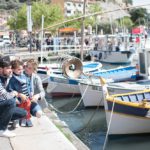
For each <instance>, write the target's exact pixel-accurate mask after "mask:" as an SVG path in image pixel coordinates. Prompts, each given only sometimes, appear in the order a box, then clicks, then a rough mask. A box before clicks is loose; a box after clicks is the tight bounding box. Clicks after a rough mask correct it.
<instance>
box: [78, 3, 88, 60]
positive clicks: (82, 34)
mask: <svg viewBox="0 0 150 150" xmlns="http://www.w3.org/2000/svg"><path fill="white" fill-rule="evenodd" d="M86 3H87V0H84V2H83V16H85V13H86ZM84 20H85V17H83V18H82V27H81V50H80V59H81V61H83V48H84V38H85V37H84V36H85V35H84V28H85V24H84Z"/></svg>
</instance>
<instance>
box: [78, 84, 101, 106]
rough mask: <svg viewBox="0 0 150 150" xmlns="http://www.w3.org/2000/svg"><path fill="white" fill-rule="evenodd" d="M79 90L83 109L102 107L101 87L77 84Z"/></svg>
mask: <svg viewBox="0 0 150 150" xmlns="http://www.w3.org/2000/svg"><path fill="white" fill-rule="evenodd" d="M79 88H80V92H81V95H82V97H83V104H84V106H85V107H91V106H104V101H103V94H102V88H101V86H92V85H88V84H82V83H79Z"/></svg>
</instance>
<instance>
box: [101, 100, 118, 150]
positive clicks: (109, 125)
mask: <svg viewBox="0 0 150 150" xmlns="http://www.w3.org/2000/svg"><path fill="white" fill-rule="evenodd" d="M114 106H115V100H113V105H112V109H111V114H110V119H109V123H108V129H107V132H106V137H105V141H104V145H103V150H105V148H106V144H107V141H108V135H109V130H110V127H111V121H112V117H113V112H114Z"/></svg>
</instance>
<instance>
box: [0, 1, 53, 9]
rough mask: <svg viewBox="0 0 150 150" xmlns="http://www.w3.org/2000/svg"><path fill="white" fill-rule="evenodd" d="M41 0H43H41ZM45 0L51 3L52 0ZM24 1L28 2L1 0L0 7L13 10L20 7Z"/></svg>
mask: <svg viewBox="0 0 150 150" xmlns="http://www.w3.org/2000/svg"><path fill="white" fill-rule="evenodd" d="M33 1H37V0H31V2H33ZM39 1H41V0H39ZM43 2H46V3H50V2H51V0H43ZM23 3H27V0H0V9H3V10H12V9H15V10H16V9H18V8H19V7H20V6H21V5H22V4H23Z"/></svg>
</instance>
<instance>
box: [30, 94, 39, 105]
mask: <svg viewBox="0 0 150 150" xmlns="http://www.w3.org/2000/svg"><path fill="white" fill-rule="evenodd" d="M38 99H39V94H36V95H33V96H32V100H31V102H35V103H37V101H38Z"/></svg>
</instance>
